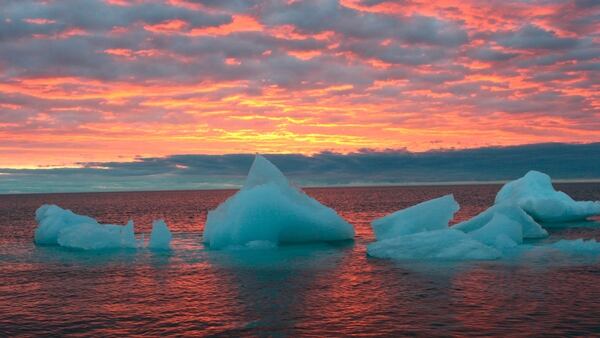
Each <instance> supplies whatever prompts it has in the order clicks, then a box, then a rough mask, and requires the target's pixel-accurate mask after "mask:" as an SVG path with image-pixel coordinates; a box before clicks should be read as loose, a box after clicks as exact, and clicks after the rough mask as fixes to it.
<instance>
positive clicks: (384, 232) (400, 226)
mask: <svg viewBox="0 0 600 338" xmlns="http://www.w3.org/2000/svg"><path fill="white" fill-rule="evenodd" d="M459 208H460V207H459V205H458V203H457V202H456V200H454V196H453V195H446V196H442V197H439V198H436V199H432V200H429V201H425V202H422V203H419V204H417V205H414V206H412V207H409V208H406V209H402V210H400V211H396V212H394V213H392V214H390V215H387V216H385V217H382V218H379V219H376V220H375V221H373V222H372V223H371V226H372V227H373V231H374V232H375V237H376V238H377V240H379V241H380V240H384V239H388V238H394V237H397V236H402V235H408V234H413V233H417V232H422V231H430V230H438V229H444V228H447V227H448V222H450V220H451V219H452V217H454V214H455V213H456V212H457V211H458V209H459Z"/></svg>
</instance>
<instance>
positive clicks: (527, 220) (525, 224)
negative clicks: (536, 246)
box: [452, 203, 548, 238]
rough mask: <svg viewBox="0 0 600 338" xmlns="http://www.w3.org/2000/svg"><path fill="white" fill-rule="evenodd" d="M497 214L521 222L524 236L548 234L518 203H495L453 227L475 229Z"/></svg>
mask: <svg viewBox="0 0 600 338" xmlns="http://www.w3.org/2000/svg"><path fill="white" fill-rule="evenodd" d="M496 215H503V216H506V217H507V218H509V219H511V220H513V221H515V222H517V223H519V224H520V225H521V228H522V230H523V238H543V237H547V236H548V232H547V231H546V230H545V229H544V228H542V227H541V226H540V225H539V224H538V223H537V222H536V221H535V220H533V218H531V216H529V215H527V213H526V212H524V211H523V209H521V208H520V207H518V206H517V205H516V204H511V203H503V204H498V205H494V206H492V207H490V208H488V209H487V210H485V211H484V212H482V213H480V214H479V215H477V216H475V217H473V218H471V219H470V220H468V221H465V222H462V223H458V224H455V225H453V226H452V228H454V229H458V230H461V231H464V232H471V231H475V230H477V229H479V228H481V227H483V226H484V225H486V224H487V223H489V222H490V221H491V220H492V218H494V216H496Z"/></svg>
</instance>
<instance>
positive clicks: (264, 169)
mask: <svg viewBox="0 0 600 338" xmlns="http://www.w3.org/2000/svg"><path fill="white" fill-rule="evenodd" d="M352 238H354V228H353V227H352V225H350V224H349V223H348V222H346V221H345V220H343V219H342V218H341V217H340V216H339V215H338V214H337V213H336V212H335V211H334V210H333V209H331V208H328V207H326V206H324V205H322V204H321V203H319V202H318V201H316V200H315V199H313V198H311V197H309V196H308V195H306V194H305V193H304V192H302V191H301V190H300V189H298V188H296V187H294V186H292V185H290V183H289V182H288V180H287V178H286V177H285V176H284V175H283V174H282V173H281V171H279V169H278V168H277V167H275V166H274V165H273V164H272V163H271V162H269V161H268V160H267V159H266V158H264V157H263V156H260V155H256V158H255V159H254V163H253V164H252V167H251V168H250V172H249V173H248V177H247V178H246V181H245V183H244V186H243V187H242V188H241V189H240V191H238V192H237V193H236V194H235V195H234V196H232V197H230V198H229V199H228V200H227V201H225V202H223V203H222V204H221V205H219V206H218V207H217V208H216V209H215V210H211V211H210V212H209V213H208V217H207V220H206V225H205V228H204V234H203V241H204V243H206V244H208V245H209V246H210V248H212V249H220V248H225V247H228V246H234V247H235V246H238V247H239V246H246V245H247V244H248V243H251V244H252V243H262V244H261V247H262V246H264V243H271V244H270V245H278V244H282V243H303V242H318V241H337V240H348V239H352Z"/></svg>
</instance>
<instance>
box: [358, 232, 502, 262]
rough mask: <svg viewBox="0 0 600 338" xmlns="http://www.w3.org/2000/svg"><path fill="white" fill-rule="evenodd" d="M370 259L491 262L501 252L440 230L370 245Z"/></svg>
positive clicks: (470, 239) (468, 238)
mask: <svg viewBox="0 0 600 338" xmlns="http://www.w3.org/2000/svg"><path fill="white" fill-rule="evenodd" d="M367 253H368V255H369V256H373V257H378V258H391V259H396V260H492V259H497V258H499V257H500V256H501V254H500V252H499V251H498V250H496V249H494V248H492V247H489V246H487V245H485V244H483V243H481V242H479V241H477V240H475V239H473V238H471V237H470V236H468V235H467V234H465V233H464V232H462V231H459V230H454V229H442V230H434V231H425V232H419V233H415V234H412V235H406V236H397V237H393V238H390V239H385V240H382V241H377V242H374V243H371V244H369V245H368V246H367Z"/></svg>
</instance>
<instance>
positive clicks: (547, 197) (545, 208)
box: [495, 170, 600, 222]
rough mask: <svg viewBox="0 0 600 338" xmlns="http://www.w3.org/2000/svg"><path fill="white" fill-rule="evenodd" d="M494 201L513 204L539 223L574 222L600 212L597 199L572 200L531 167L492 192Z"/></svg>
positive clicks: (546, 177)
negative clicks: (524, 173)
mask: <svg viewBox="0 0 600 338" xmlns="http://www.w3.org/2000/svg"><path fill="white" fill-rule="evenodd" d="M495 203H496V204H504V203H516V204H517V205H518V206H519V207H521V208H522V209H523V210H524V211H525V212H527V213H528V214H529V215H531V216H532V217H533V218H534V219H535V220H537V221H541V222H568V221H577V220H582V219H585V218H587V217H589V216H593V215H600V201H595V202H592V201H582V202H578V201H575V200H573V199H572V198H571V197H570V196H569V195H567V194H565V193H563V192H561V191H556V190H554V187H553V186H552V180H551V179H550V176H548V175H546V174H544V173H541V172H539V171H533V170H532V171H530V172H528V173H527V174H526V175H525V176H523V177H521V178H519V179H518V180H515V181H512V182H509V183H506V184H505V185H504V186H503V187H502V189H500V191H499V192H498V194H497V195H496V202H495Z"/></svg>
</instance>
